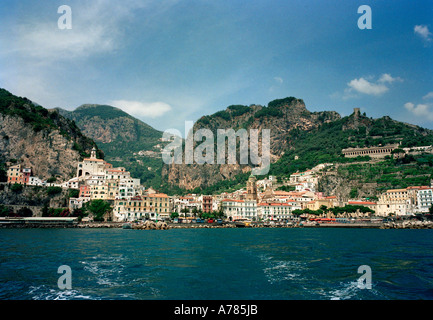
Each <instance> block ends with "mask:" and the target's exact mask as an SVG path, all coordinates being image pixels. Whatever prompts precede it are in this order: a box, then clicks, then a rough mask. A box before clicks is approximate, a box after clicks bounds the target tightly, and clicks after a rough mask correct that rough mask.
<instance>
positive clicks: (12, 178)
mask: <svg viewBox="0 0 433 320" xmlns="http://www.w3.org/2000/svg"><path fill="white" fill-rule="evenodd" d="M7 177H8V183H20V184H21V183H22V171H21V165H20V164H17V165H15V166H10V167H9V168H8V170H7Z"/></svg>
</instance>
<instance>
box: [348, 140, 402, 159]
mask: <svg viewBox="0 0 433 320" xmlns="http://www.w3.org/2000/svg"><path fill="white" fill-rule="evenodd" d="M398 146H399V145H398V144H397V143H396V144H390V145H386V146H381V147H371V148H347V149H343V150H342V153H343V154H344V156H345V157H346V158H356V157H358V156H370V157H372V158H384V157H385V156H390V155H391V154H392V151H393V150H395V149H397V148H398Z"/></svg>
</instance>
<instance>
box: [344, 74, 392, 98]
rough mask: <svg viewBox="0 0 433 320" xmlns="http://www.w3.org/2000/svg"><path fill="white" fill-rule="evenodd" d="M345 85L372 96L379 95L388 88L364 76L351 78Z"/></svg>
mask: <svg viewBox="0 0 433 320" xmlns="http://www.w3.org/2000/svg"><path fill="white" fill-rule="evenodd" d="M347 85H348V86H349V87H350V88H351V89H353V90H355V91H357V92H359V93H364V94H368V95H374V96H379V95H381V94H383V93H385V92H387V91H388V90H389V89H388V87H387V86H385V85H384V84H378V83H372V82H370V81H368V80H366V79H364V78H359V79H353V80H352V81H350V82H349V83H348V84H347Z"/></svg>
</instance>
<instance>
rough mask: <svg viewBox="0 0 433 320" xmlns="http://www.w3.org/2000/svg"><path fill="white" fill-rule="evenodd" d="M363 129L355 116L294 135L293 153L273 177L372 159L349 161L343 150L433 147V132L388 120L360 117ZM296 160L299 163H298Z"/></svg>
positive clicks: (277, 165)
mask: <svg viewBox="0 0 433 320" xmlns="http://www.w3.org/2000/svg"><path fill="white" fill-rule="evenodd" d="M360 121H361V125H359V126H358V127H354V126H350V125H351V124H352V123H353V115H352V116H349V117H344V118H342V119H340V120H336V121H333V122H329V123H324V124H323V125H321V126H320V127H319V128H318V129H317V130H312V131H302V130H299V129H293V130H291V131H290V133H289V135H288V137H287V141H288V144H289V146H290V147H291V149H289V150H288V151H287V152H286V153H285V154H284V155H283V156H282V157H281V158H280V159H279V161H277V162H276V163H274V164H272V165H271V170H270V173H271V174H273V175H285V176H288V175H290V174H292V173H295V172H297V171H305V170H307V169H310V168H313V167H314V166H316V165H318V164H320V163H348V162H359V161H368V160H370V157H368V156H365V157H358V158H352V159H351V158H345V157H344V156H343V155H342V150H343V149H345V148H354V147H360V148H362V147H371V146H379V145H387V144H394V143H400V142H401V147H414V146H422V145H433V134H432V133H431V131H430V130H427V129H424V128H420V127H412V126H409V125H406V124H404V123H401V122H396V121H393V120H392V119H390V118H388V117H384V118H380V119H376V120H373V119H369V118H366V117H362V116H361V117H360ZM295 156H297V157H298V160H295Z"/></svg>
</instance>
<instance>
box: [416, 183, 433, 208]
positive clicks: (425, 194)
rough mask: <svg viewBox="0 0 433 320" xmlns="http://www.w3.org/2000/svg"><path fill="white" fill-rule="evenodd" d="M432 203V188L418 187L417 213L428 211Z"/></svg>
mask: <svg viewBox="0 0 433 320" xmlns="http://www.w3.org/2000/svg"><path fill="white" fill-rule="evenodd" d="M432 205H433V188H423V189H419V190H418V192H417V206H416V212H417V213H428V212H429V210H430V208H431V206H432Z"/></svg>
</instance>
